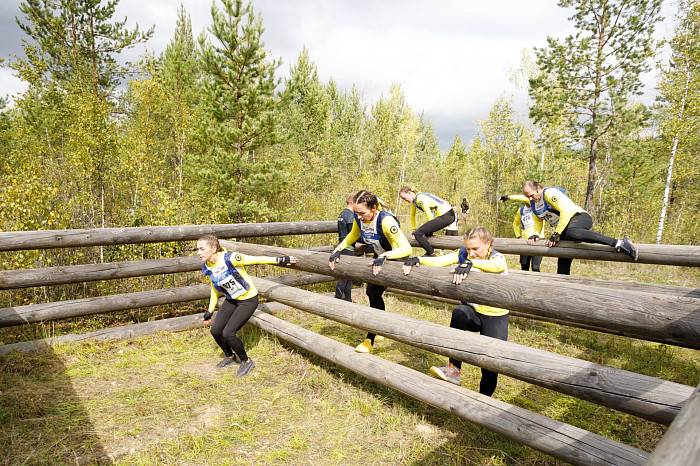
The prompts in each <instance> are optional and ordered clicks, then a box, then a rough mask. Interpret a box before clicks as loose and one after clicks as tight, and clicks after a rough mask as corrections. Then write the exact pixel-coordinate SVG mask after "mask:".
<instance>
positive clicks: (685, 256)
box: [411, 236, 700, 267]
mask: <svg viewBox="0 0 700 466" xmlns="http://www.w3.org/2000/svg"><path fill="white" fill-rule="evenodd" d="M429 241H430V244H431V245H432V246H433V247H434V248H435V249H459V248H462V247H464V240H463V239H462V238H460V237H458V236H432V237H431V238H430V239H429ZM411 244H412V245H413V246H414V247H419V246H420V245H419V244H418V242H417V241H411ZM636 246H637V250H638V251H639V257H638V258H637V261H636V262H637V263H640V264H659V265H678V266H684V267H700V246H684V245H672V244H636ZM493 247H494V249H496V250H497V251H499V252H502V253H503V254H521V255H525V256H548V257H570V258H573V259H591V260H604V261H616V262H634V261H633V260H632V259H631V258H630V257H629V256H628V255H626V254H623V253H621V252H617V251H615V248H612V247H610V246H605V245H603V244H590V243H576V242H574V241H560V242H558V243H557V245H556V246H555V247H553V248H548V247H547V244H546V239H545V241H542V240H540V241H538V242H537V243H536V244H533V245H529V244H527V241H526V240H524V239H516V238H494V240H493Z"/></svg>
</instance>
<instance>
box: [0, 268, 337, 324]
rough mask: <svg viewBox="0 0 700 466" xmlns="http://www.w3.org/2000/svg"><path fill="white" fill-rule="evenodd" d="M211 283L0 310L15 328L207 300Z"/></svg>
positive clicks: (304, 279) (296, 279)
mask: <svg viewBox="0 0 700 466" xmlns="http://www.w3.org/2000/svg"><path fill="white" fill-rule="evenodd" d="M271 280H273V281H276V282H278V283H284V284H286V285H290V286H301V285H310V284H313V283H324V282H328V281H333V280H334V279H333V278H331V277H328V276H324V275H317V274H301V275H299V274H287V275H281V276H279V277H274V278H271ZM210 292H211V288H210V286H209V285H194V286H185V287H179V288H168V289H163V290H154V291H139V292H136V293H124V294H117V295H111V296H100V297H97V298H85V299H74V300H70V301H59V302H55V303H46V304H31V305H28V306H18V307H10V308H5V309H0V327H11V326H13V325H22V324H26V323H32V322H42V321H49V320H58V319H67V318H71V317H81V316H87V315H93V314H104V313H107V312H116V311H124V310H127V309H139V308H143V307H152V306H161V305H164V304H172V303H180V302H185V301H196V300H199V299H206V298H208V297H209V296H210Z"/></svg>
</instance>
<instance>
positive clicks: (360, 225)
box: [328, 190, 413, 353]
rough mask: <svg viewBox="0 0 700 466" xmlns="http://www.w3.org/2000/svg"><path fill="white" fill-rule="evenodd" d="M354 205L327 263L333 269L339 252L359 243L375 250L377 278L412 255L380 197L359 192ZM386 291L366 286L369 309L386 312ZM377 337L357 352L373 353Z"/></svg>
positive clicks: (372, 338)
mask: <svg viewBox="0 0 700 466" xmlns="http://www.w3.org/2000/svg"><path fill="white" fill-rule="evenodd" d="M353 206H354V217H355V218H354V223H353V225H352V229H351V230H350V233H348V235H347V236H346V237H345V239H344V240H343V241H341V242H340V244H338V245H337V246H336V247H335V249H334V250H333V253H332V254H331V256H330V258H329V261H328V265H329V266H330V268H331V270H335V264H336V263H338V262H339V261H340V252H341V251H342V250H343V249H345V248H346V247H347V246H348V245H349V244H352V243H354V242H355V241H358V240H359V241H362V242H363V243H365V244H368V245H370V246H371V247H372V248H373V250H374V260H373V261H372V262H371V263H370V264H371V265H372V273H373V274H374V275H377V274H378V273H379V271H380V270H382V266H383V265H384V262H386V261H387V260H391V259H403V258H404V257H407V256H410V255H411V252H413V248H412V247H411V244H410V243H409V242H408V239H407V238H406V236H404V234H403V232H402V231H401V225H400V224H399V221H398V220H397V219H396V217H394V216H393V215H392V214H391V213H389V212H388V211H386V210H384V209H380V208H379V201H378V200H377V196H375V195H374V194H372V193H370V192H369V191H364V190H363V191H360V192H358V193H357V194H356V195H355V199H354V203H353ZM384 290H386V287H384V286H379V285H374V284H372V283H368V284H367V297H368V298H369V305H370V307H373V308H375V309H382V310H384V308H385V306H384V298H382V294H383V293H384ZM375 337H376V335H375V334H374V333H368V334H367V337H366V338H365V341H363V342H362V343H360V344H359V345H357V347H356V348H355V351H357V352H358V353H371V352H372V351H373V349H374V342H375ZM377 341H378V340H377Z"/></svg>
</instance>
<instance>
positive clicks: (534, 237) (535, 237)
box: [528, 235, 540, 241]
mask: <svg viewBox="0 0 700 466" xmlns="http://www.w3.org/2000/svg"><path fill="white" fill-rule="evenodd" d="M528 239H531V240H532V241H537V240H538V239H540V237H539V236H538V235H532V236H530V237H529V238H528Z"/></svg>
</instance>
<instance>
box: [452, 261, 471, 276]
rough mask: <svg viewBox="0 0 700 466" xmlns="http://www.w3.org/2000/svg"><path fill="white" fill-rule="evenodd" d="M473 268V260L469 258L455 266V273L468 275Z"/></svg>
mask: <svg viewBox="0 0 700 466" xmlns="http://www.w3.org/2000/svg"><path fill="white" fill-rule="evenodd" d="M471 269H472V261H470V260H469V259H467V260H466V261H464V262H463V263H461V264H459V265H458V266H457V267H456V268H455V275H467V274H468V273H469V271H470V270H471Z"/></svg>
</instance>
